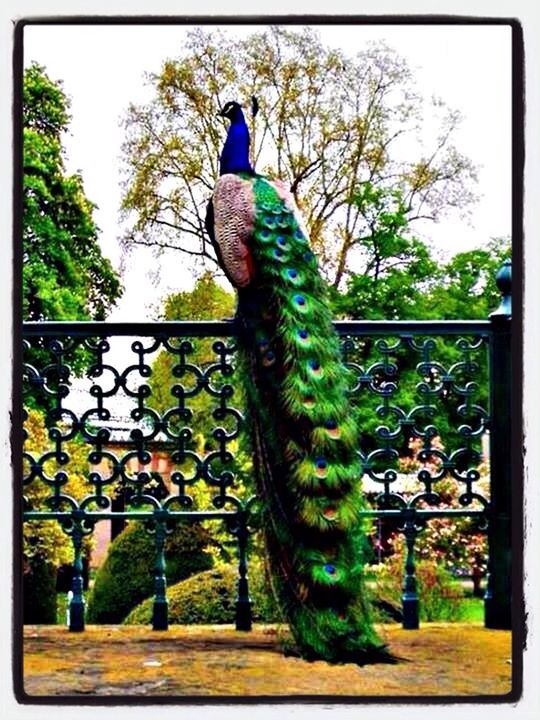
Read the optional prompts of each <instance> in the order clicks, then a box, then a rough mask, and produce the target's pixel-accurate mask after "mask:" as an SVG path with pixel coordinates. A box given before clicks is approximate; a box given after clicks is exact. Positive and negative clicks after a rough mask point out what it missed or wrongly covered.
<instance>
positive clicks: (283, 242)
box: [276, 235, 287, 247]
mask: <svg viewBox="0 0 540 720" xmlns="http://www.w3.org/2000/svg"><path fill="white" fill-rule="evenodd" d="M276 242H277V244H278V245H279V246H280V247H285V246H286V245H287V241H286V240H285V238H284V237H283V235H278V236H277V238H276Z"/></svg>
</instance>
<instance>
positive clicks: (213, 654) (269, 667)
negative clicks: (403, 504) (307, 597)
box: [24, 624, 511, 702]
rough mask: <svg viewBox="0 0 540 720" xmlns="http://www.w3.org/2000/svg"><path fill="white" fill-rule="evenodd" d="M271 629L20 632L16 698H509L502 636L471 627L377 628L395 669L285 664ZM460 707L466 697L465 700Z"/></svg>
mask: <svg viewBox="0 0 540 720" xmlns="http://www.w3.org/2000/svg"><path fill="white" fill-rule="evenodd" d="M280 632H281V631H280V630H279V629H277V630H276V628H274V627H265V626H256V627H255V629H254V631H253V632H251V633H239V632H236V631H235V630H234V629H233V628H232V627H231V626H190V627H184V626H174V627H172V628H171V629H170V630H168V631H166V632H154V631H152V630H151V629H148V628H146V627H140V626H132V627H125V626H120V627H117V626H99V627H96V626H90V627H88V628H87V630H86V631H85V632H84V633H69V632H68V631H67V630H66V629H65V628H62V627H50V626H27V627H26V628H25V633H24V634H25V640H24V690H25V693H26V694H27V696H29V699H30V700H31V698H32V697H37V696H44V695H45V696H67V697H74V702H80V701H81V699H82V696H121V697H123V698H126V699H127V700H128V701H129V697H130V696H143V697H145V698H148V699H151V698H152V697H157V696H170V697H172V698H183V697H186V696H208V697H210V696H213V697H215V696H234V697H238V696H243V695H246V696H265V697H268V696H276V697H280V696H291V695H292V696H303V695H310V696H313V695H338V696H344V695H346V696H355V697H366V696H377V697H380V696H386V697H388V696H393V697H395V696H399V697H403V698H407V697H408V698H412V697H418V696H430V697H436V696H465V697H470V696H478V695H481V696H493V695H497V696H502V695H505V694H507V693H509V692H510V690H511V657H510V656H511V649H510V633H509V632H506V631H501V630H498V631H497V630H486V629H484V628H483V627H481V626H480V625H470V624H469V625H461V624H450V625H443V624H429V625H424V626H423V627H422V628H421V629H420V630H416V631H415V630H403V629H401V628H400V627H396V626H383V627H381V628H380V634H381V636H382V637H383V638H384V640H385V641H386V642H387V643H388V645H389V646H390V649H391V650H392V652H393V653H394V654H396V655H398V656H400V657H402V658H406V660H407V662H402V663H399V664H397V665H369V666H364V667H358V666H356V665H351V664H347V665H337V666H336V665H334V666H332V665H328V664H327V663H325V662H314V663H308V662H305V661H304V660H300V659H298V658H294V657H285V656H284V655H283V653H282V652H281V649H280ZM464 699H465V698H464Z"/></svg>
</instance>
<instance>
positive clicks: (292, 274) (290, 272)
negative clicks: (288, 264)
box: [287, 268, 298, 280]
mask: <svg viewBox="0 0 540 720" xmlns="http://www.w3.org/2000/svg"><path fill="white" fill-rule="evenodd" d="M287 275H288V276H289V277H290V278H291V279H292V280H294V279H295V278H297V277H298V273H297V272H296V270H295V269H294V268H289V269H288V270H287Z"/></svg>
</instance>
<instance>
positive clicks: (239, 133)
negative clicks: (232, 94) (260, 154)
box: [219, 111, 253, 175]
mask: <svg viewBox="0 0 540 720" xmlns="http://www.w3.org/2000/svg"><path fill="white" fill-rule="evenodd" d="M226 173H250V174H253V168H252V166H251V163H250V162H249V130H248V127H247V124H246V121H245V119H244V115H243V114H242V112H241V111H239V112H238V114H237V116H236V117H235V118H234V119H233V120H232V121H231V124H230V126H229V130H228V132H227V139H226V140H225V144H224V145H223V150H222V151H221V156H220V159H219V174H220V175H225V174H226Z"/></svg>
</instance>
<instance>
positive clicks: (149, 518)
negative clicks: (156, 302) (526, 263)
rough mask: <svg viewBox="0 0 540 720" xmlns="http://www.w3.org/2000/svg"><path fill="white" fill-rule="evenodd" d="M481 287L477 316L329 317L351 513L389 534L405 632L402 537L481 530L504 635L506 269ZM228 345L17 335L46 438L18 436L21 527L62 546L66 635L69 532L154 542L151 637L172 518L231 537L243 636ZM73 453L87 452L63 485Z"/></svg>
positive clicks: (78, 550) (191, 336)
mask: <svg viewBox="0 0 540 720" xmlns="http://www.w3.org/2000/svg"><path fill="white" fill-rule="evenodd" d="M497 283H498V286H499V289H500V291H501V294H502V301H501V305H500V307H499V309H498V310H497V311H496V312H494V313H493V314H492V315H491V316H490V319H489V320H485V321H438V322H430V321H381V322H378V321H370V322H348V321H343V322H336V328H337V330H338V332H339V333H340V335H341V336H342V348H343V355H344V359H345V362H346V363H347V364H348V366H349V367H350V368H351V378H352V384H351V388H350V393H351V398H352V403H353V411H354V412H355V413H356V414H357V416H358V419H359V426H360V427H361V428H362V429H363V432H362V434H361V436H360V437H359V453H360V455H361V459H362V463H363V469H364V491H365V492H366V493H367V496H368V498H369V500H370V509H368V510H366V511H364V514H365V515H369V516H371V517H373V518H375V522H376V523H379V525H380V524H381V523H392V524H393V527H394V528H397V529H399V531H401V532H402V533H403V536H404V539H405V557H404V564H403V594H402V605H403V625H404V627H406V628H416V627H418V624H419V607H418V591H417V579H416V573H415V571H416V568H415V546H416V541H417V537H418V535H419V533H421V532H422V530H423V528H425V526H426V523H429V522H430V521H432V520H433V519H435V518H451V519H452V518H453V519H456V518H469V519H470V520H471V521H472V522H475V523H476V526H477V527H478V528H481V529H482V530H484V531H485V532H486V533H487V537H488V547H489V553H488V555H489V557H488V576H487V589H486V593H485V624H486V626H488V627H510V596H511V587H510V575H511V573H510V562H511V549H510V548H511V543H510V505H511V499H512V498H511V477H510V474H511V471H510V440H509V438H510V428H509V423H510V393H511V384H510V383H511V377H510V342H509V338H510V324H511V323H510V315H511V313H510V265H509V263H507V264H505V266H503V268H502V269H501V271H500V272H499V274H498V276H497ZM236 333H237V328H236V325H235V323H234V321H222V322H161V323H128V324H118V323H95V322H43V323H25V324H24V327H23V338H24V341H23V342H24V353H25V373H24V398H23V402H24V404H25V406H26V407H31V406H32V405H33V404H34V405H38V406H39V407H40V408H42V409H43V408H45V411H46V412H45V414H46V424H47V434H48V441H47V446H46V447H39V448H37V449H36V448H34V449H33V450H32V447H31V446H32V438H31V437H29V438H27V441H28V444H29V446H30V449H27V450H26V451H25V452H24V471H23V486H24V490H25V493H24V499H23V500H21V501H20V502H21V506H20V510H21V512H22V515H23V519H24V522H29V521H43V520H55V521H57V522H58V523H60V525H61V526H62V528H63V530H64V532H65V533H66V534H67V535H68V536H69V537H70V539H71V542H72V544H73V551H74V561H73V569H74V578H73V586H72V590H73V597H72V600H71V603H70V613H69V617H70V621H69V628H70V630H73V631H77V630H83V629H84V622H85V621H84V605H85V601H84V598H83V578H82V567H83V566H82V559H83V558H82V552H83V539H84V537H85V536H86V535H89V534H91V533H92V532H93V530H94V528H95V526H96V523H98V522H101V521H104V520H109V521H112V522H113V523H116V525H118V523H119V522H120V523H121V522H123V521H125V520H126V519H130V520H134V519H138V520H141V521H144V522H145V523H146V525H147V529H148V530H149V532H151V534H152V535H153V538H154V544H155V566H154V570H153V572H154V591H155V592H154V601H153V617H152V623H153V627H154V628H155V629H166V628H167V624H168V618H167V599H166V594H165V590H166V568H165V557H164V544H165V539H166V536H167V534H168V533H170V532H171V531H172V529H173V528H174V526H175V524H176V523H178V522H199V521H216V522H217V521H221V522H224V523H225V527H226V529H227V531H228V533H230V534H231V536H232V537H233V538H234V539H235V541H236V545H237V552H238V583H237V597H236V627H237V629H239V630H248V629H250V627H251V600H250V597H249V587H248V572H247V569H248V547H249V536H250V533H252V532H254V531H255V528H256V522H255V518H256V516H257V507H258V502H259V500H258V499H257V498H256V496H255V495H254V491H253V488H252V487H251V483H250V473H249V454H248V451H247V450H246V444H245V442H246V438H245V435H244V432H243V429H242V404H243V396H242V390H241V385H242V383H241V378H239V370H238V369H237V367H236V363H235V358H236V351H235V345H234V342H235V336H236ZM128 338H131V342H130V343H128V345H126V342H127V339H128ZM78 368H81V369H82V368H84V369H85V373H86V379H84V378H83V379H77V369H78ZM79 374H80V373H79ZM85 383H86V384H85ZM122 408H123V410H122ZM125 415H127V416H128V422H127V423H126V422H125V421H123V417H124V416H125ZM488 436H489V453H486V442H485V440H486V439H487V438H488ZM73 443H78V445H79V446H80V445H81V443H82V445H84V447H85V448H86V450H87V453H86V461H87V466H86V468H85V470H84V472H83V477H82V479H81V478H79V479H80V482H79V484H78V486H77V488H75V490H74V489H73V487H74V486H73V482H72V481H73V476H74V474H75V475H77V474H78V475H79V476H80V474H81V469H80V467H78V468H74V465H73V463H74V459H73V457H72V453H71V452H70V448H71V447H72V445H73ZM156 448H159V449H160V452H161V453H162V456H164V457H165V458H166V460H167V473H166V475H167V477H165V476H164V474H163V472H160V468H159V466H156V465H155V463H154V455H155V450H156ZM487 454H488V455H489V457H486V455H487ZM153 463H154V464H153ZM153 481H155V482H154V485H155V484H156V482H157V484H158V485H159V486H160V492H156V491H155V487H153V485H152V483H153ZM165 481H166V482H165ZM449 485H450V487H451V488H453V492H450V494H449V495H448V493H447V495H446V496H445V497H444V498H443V494H442V493H441V488H442V487H443V486H444V487H446V488H448V487H449ZM261 500H262V501H264V498H262V499H261ZM443 501H444V502H443Z"/></svg>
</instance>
